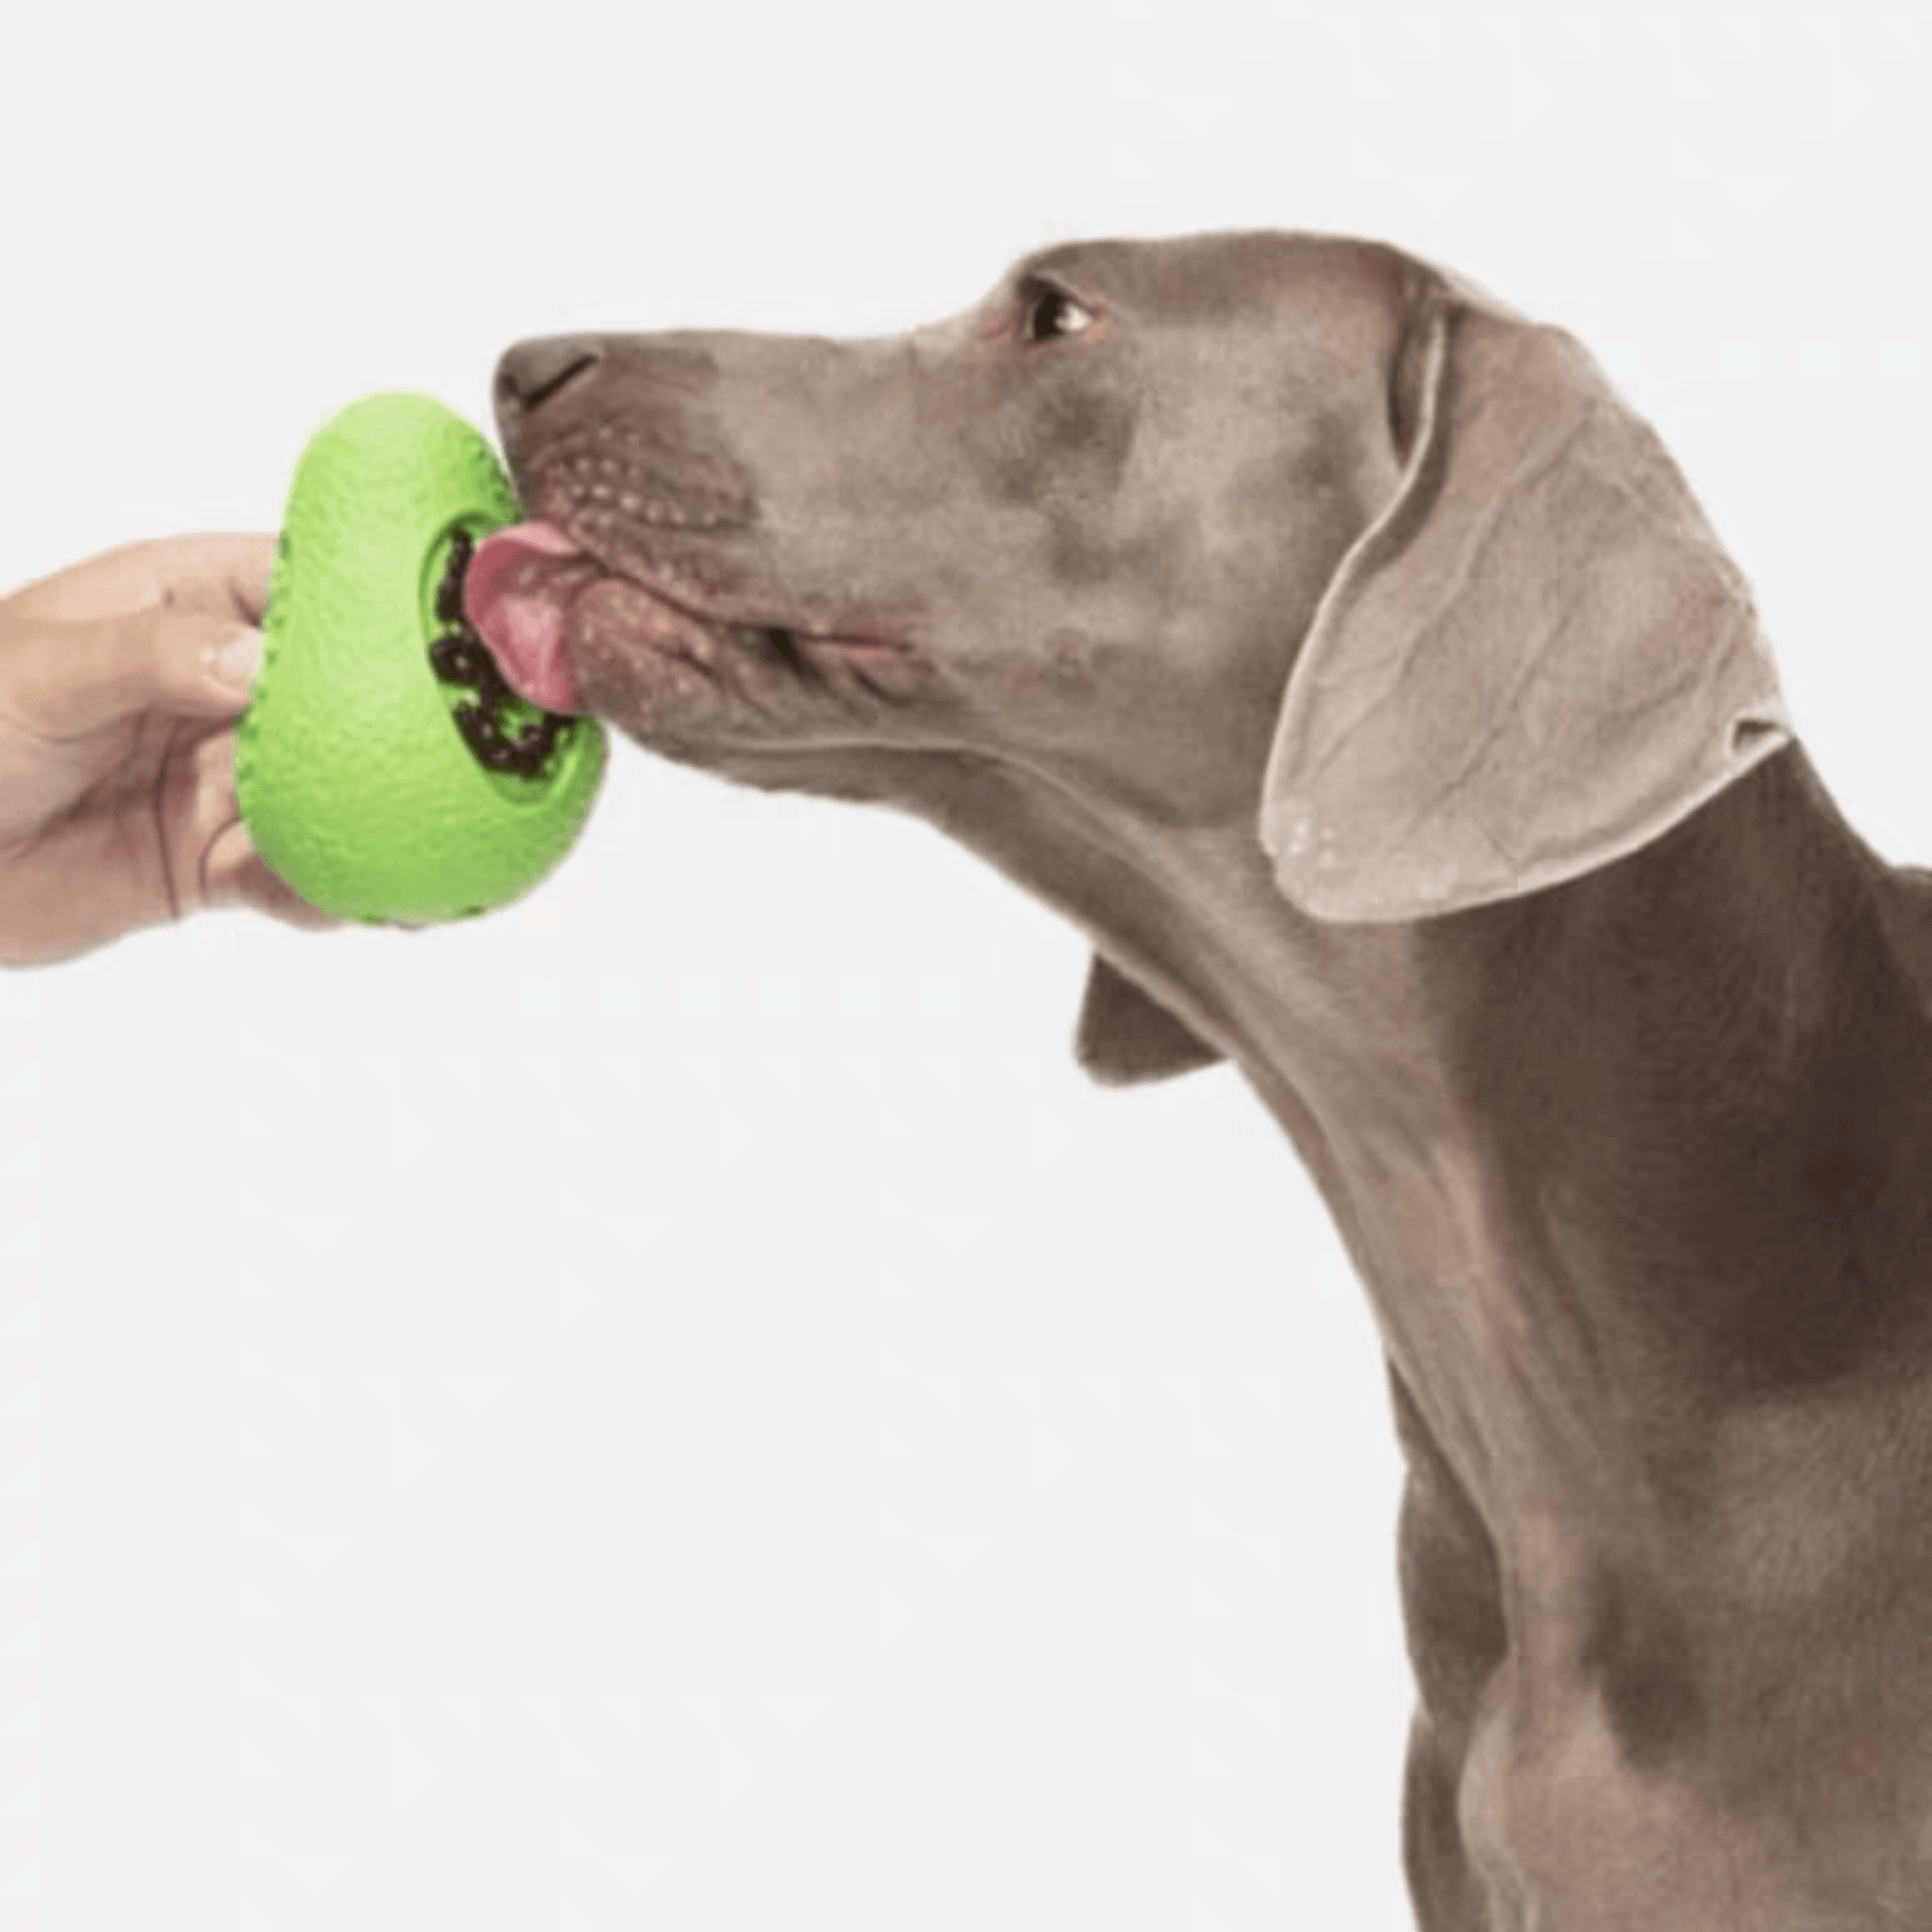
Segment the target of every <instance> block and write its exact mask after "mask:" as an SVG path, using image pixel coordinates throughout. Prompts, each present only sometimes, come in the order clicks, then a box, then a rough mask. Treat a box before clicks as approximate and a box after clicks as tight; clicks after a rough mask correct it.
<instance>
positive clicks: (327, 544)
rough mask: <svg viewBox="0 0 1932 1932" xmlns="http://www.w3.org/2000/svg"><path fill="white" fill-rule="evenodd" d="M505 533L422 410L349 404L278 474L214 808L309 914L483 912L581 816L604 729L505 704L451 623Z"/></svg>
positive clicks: (598, 774) (554, 849) (497, 478)
mask: <svg viewBox="0 0 1932 1932" xmlns="http://www.w3.org/2000/svg"><path fill="white" fill-rule="evenodd" d="M517 515H518V509H517V502H516V496H515V493H514V491H513V490H512V489H511V487H510V483H509V479H508V478H507V476H506V475H505V474H504V472H503V469H502V466H501V465H500V464H499V463H498V462H497V460H496V457H495V454H494V452H493V451H492V450H491V449H490V448H489V446H488V444H487V443H485V442H484V441H483V437H482V436H480V435H479V434H478V433H477V431H476V430H475V429H473V428H472V427H471V426H470V424H468V423H467V422H465V421H464V420H463V418H462V417H461V416H458V415H457V414H455V413H454V412H453V411H452V410H449V409H447V408H445V407H444V405H443V404H442V403H440V402H438V401H436V400H435V399H434V398H433V397H430V396H423V395H416V394H411V393H407V392H403V391H393V390H392V391H384V392H382V393H380V394H377V395H372V396H365V397H363V398H362V399H361V400H360V401H358V402H353V403H350V404H349V405H348V406H347V407H346V408H345V409H343V410H341V411H339V412H338V413H337V414H336V415H335V416H333V417H331V418H330V420H329V421H328V422H326V423H325V424H324V425H323V426H322V428H321V429H319V430H318V431H317V432H316V433H315V435H314V436H313V437H312V438H311V439H310V441H309V444H308V446H307V447H306V448H305V449H304V450H303V452H302V455H301V457H300V459H299V460H298V461H297V463H296V467H295V474H294V478H293V480H292V482H291V483H290V485H289V495H288V503H287V507H286V508H285V509H284V511H283V514H282V524H281V536H280V541H279V543H278V545H277V549H276V555H275V561H274V565H273V568H272V570H271V573H270V577H269V587H268V604H267V608H266V610H265V611H264V613H263V617H262V624H261V630H262V656H261V664H260V668H259V669H258V670H257V672H256V674H255V681H254V685H253V688H252V691H251V693H250V696H249V700H248V706H247V709H246V710H245V711H244V712H243V713H242V714H241V716H240V718H239V719H238V720H237V721H236V723H235V727H234V737H235V762H234V790H235V799H236V802H237V804H238V805H239V806H240V809H241V817H242V822H243V824H245V825H246V826H247V828H248V835H249V837H250V839H252V840H253V842H254V846H255V849H256V851H257V852H258V853H260V855H261V857H262V860H263V862H264V863H265V864H266V865H267V866H268V868H269V869H270V871H272V872H274V873H276V874H277V875H278V876H279V877H281V878H282V879H284V880H286V881H287V883H288V884H289V885H290V886H292V887H293V888H294V889H295V891H296V892H298V893H300V894H301V895H302V897H304V898H306V899H308V900H309V901H310V902H311V903H312V904H314V905H317V906H320V907H321V908H322V909H323V910H324V911H326V912H331V913H334V914H336V915H337V916H338V917H340V918H351V919H360V920H363V921H365V922H367V923H370V924H379V923H384V922H399V923H408V924H424V923H428V922H430V921H433V920H441V919H455V918H462V917H465V916H467V915H470V914H474V913H478V912H482V911H484V910H486V909H487V908H489V907H491V906H496V905H501V904H504V903H505V902H506V901H508V900H510V899H513V898H515V897H518V896H519V895H521V894H523V893H525V892H527V891H528V890H529V889H530V888H531V887H532V886H534V885H535V884H536V883H537V881H538V880H539V879H541V878H542V877H543V876H544V875H545V874H546V873H547V872H549V871H550V870H551V868H552V867H553V866H555V865H556V863H557V862H558V860H560V859H561V858H562V857H563V856H564V854H565V852H567V851H568V850H569V848H570V846H571V844H572V842H573V841H574V840H575V838H576V836H577V834H578V831H579V829H580V828H581V827H582V825H583V823H584V820H585V817H586V816H587V815H588V813H589V811H590V808H591V803H592V800H593V799H594V798H595V796H596V793H597V789H598V785H599V783H600V781H601V779H602V777H603V774H604V759H605V742H604V730H603V727H602V726H601V725H600V724H599V723H598V722H597V720H596V719H594V718H590V717H581V716H571V715H566V714H562V713H557V712H547V711H542V710H539V709H538V708H537V706H535V705H534V704H532V703H530V702H529V701H527V700H526V699H524V698H522V697H520V696H518V695H517V693H516V692H515V691H514V690H512V689H511V688H510V686H509V685H508V684H507V683H506V682H505V681H504V679H503V677H502V674H501V672H500V670H499V668H498V667H497V665H496V663H495V662H494V661H493V660H492V658H491V657H490V654H489V652H488V650H487V649H486V648H485V647H484V645H483V640H482V639H481V638H480V637H479V636H478V635H477V633H476V631H475V630H474V629H473V628H472V627H471V624H470V621H469V620H468V618H467V617H466V616H465V613H464V604H463V579H464V572H465V570H466V569H467V568H468V565H469V560H470V555H471V552H472V550H473V549H474V548H475V547H476V545H477V543H478V542H479V541H480V540H481V539H482V538H483V537H485V536H487V535H488V533H489V532H491V531H493V530H496V529H499V528H501V527H503V526H504V525H506V524H512V523H514V522H515V521H516V518H517Z"/></svg>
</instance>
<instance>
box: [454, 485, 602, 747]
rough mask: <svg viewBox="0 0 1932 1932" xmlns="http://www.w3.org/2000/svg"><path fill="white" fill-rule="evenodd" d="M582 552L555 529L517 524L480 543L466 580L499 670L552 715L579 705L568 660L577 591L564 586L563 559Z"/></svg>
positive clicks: (471, 606)
mask: <svg viewBox="0 0 1932 1932" xmlns="http://www.w3.org/2000/svg"><path fill="white" fill-rule="evenodd" d="M582 554H583V553H582V552H581V551H579V549H578V548H577V546H576V545H575V544H574V543H572V542H571V540H570V539H569V538H568V537H567V536H565V535H564V533H563V532H562V531H561V530H558V529H555V528H553V527H552V526H551V525H550V524H548V523H513V524H511V525H510V527H509V528H508V529H506V530H496V531H493V532H492V533H491V534H490V535H488V536H486V537H484V538H483V542H481V543H480V544H478V546H477V547H476V549H475V551H473V552H472V553H471V557H470V568H469V570H468V572H467V573H466V574H465V576H464V580H463V609H464V614H465V616H467V617H468V618H469V620H470V621H471V623H472V624H473V625H474V626H475V628H476V631H477V634H478V635H479V636H480V637H481V638H482V639H483V642H484V643H485V644H487V645H488V646H489V654H490V656H491V657H493V658H495V660H496V665H497V668H498V669H499V670H500V671H501V672H502V673H503V676H504V678H505V679H506V680H507V681H508V683H509V685H510V686H511V688H512V689H513V690H514V691H515V692H516V693H517V695H518V696H519V697H523V698H527V699H528V700H529V701H530V703H532V704H533V705H537V706H540V707H541V708H542V709H543V710H545V711H574V710H575V709H576V707H577V689H576V686H575V685H574V684H573V683H572V682H571V675H570V666H569V665H568V664H567V663H566V662H565V661H564V612H563V602H562V599H563V597H564V596H565V595H566V594H567V592H568V589H569V586H568V584H559V583H558V581H557V580H558V577H559V575H560V573H562V572H563V571H564V570H565V569H567V566H565V565H564V564H563V562H562V560H563V559H565V558H569V557H577V556H581V555H582ZM577 575H578V576H579V577H580V578H581V576H582V572H581V571H580V572H578V573H577Z"/></svg>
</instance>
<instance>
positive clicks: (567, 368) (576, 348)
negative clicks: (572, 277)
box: [494, 336, 604, 464]
mask: <svg viewBox="0 0 1932 1932" xmlns="http://www.w3.org/2000/svg"><path fill="white" fill-rule="evenodd" d="M603 356H604V345H603V343H602V341H601V340H600V339H599V338H597V337H595V336H537V337H533V338H532V339H531V340H530V341H528V342H523V343H517V344H515V345H513V346H512V347H510V348H508V349H505V350H504V352H503V354H502V356H501V358H500V359H499V360H498V362H497V364H496V382H495V390H494V400H495V405H496V429H497V433H498V435H499V436H500V437H501V439H502V444H503V454H504V455H505V456H506V457H507V458H508V459H509V460H510V462H511V463H512V464H514V463H515V461H516V459H517V455H518V449H517V441H518V437H519V435H520V433H521V431H522V428H523V424H524V422H525V420H526V419H527V418H528V416H529V415H530V413H531V411H533V410H535V409H538V408H540V407H541V406H542V405H543V404H544V403H546V402H548V401H549V400H550V398H551V397H552V396H554V395H556V394H557V393H558V392H559V391H560V390H562V389H564V388H566V387H567V386H568V385H569V384H571V383H572V382H575V381H577V380H578V379H579V378H580V377H582V376H583V375H585V373H586V372H587V371H589V370H590V369H592V368H594V367H595V366H596V364H597V363H598V362H600V361H601V360H602V359H603Z"/></svg>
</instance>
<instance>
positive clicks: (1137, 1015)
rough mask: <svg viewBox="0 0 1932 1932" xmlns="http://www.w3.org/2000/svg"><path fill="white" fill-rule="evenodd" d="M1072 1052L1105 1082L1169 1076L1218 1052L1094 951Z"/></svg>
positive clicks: (1215, 1056) (1203, 1062) (1209, 1061)
mask: <svg viewBox="0 0 1932 1932" xmlns="http://www.w3.org/2000/svg"><path fill="white" fill-rule="evenodd" d="M1073 1050H1074V1055H1075V1057H1076V1058H1077V1059H1078V1060H1079V1062H1080V1064H1081V1065H1082V1066H1083V1067H1085V1068H1086V1070H1087V1071H1088V1072H1089V1073H1090V1074H1092V1075H1093V1077H1094V1078H1095V1079H1096V1080H1097V1081H1099V1082H1100V1084H1101V1085H1102V1086H1106V1087H1127V1086H1137V1085H1139V1084H1141V1083H1142V1082H1144V1081H1148V1080H1168V1079H1172V1078H1173V1076H1174V1075H1175V1074H1177V1073H1192V1072H1193V1071H1194V1070H1195V1069H1196V1068H1198V1067H1203V1066H1212V1065H1213V1064H1214V1063H1215V1062H1216V1061H1217V1060H1219V1059H1220V1058H1221V1057H1222V1055H1221V1053H1220V1051H1219V1049H1218V1048H1216V1047H1213V1046H1209V1045H1208V1044H1207V1042H1206V1041H1205V1040H1203V1039H1201V1038H1200V1037H1199V1035H1196V1034H1195V1033H1194V1032H1193V1030H1192V1029H1191V1028H1189V1027H1187V1026H1185V1025H1184V1024H1183V1023H1182V1022H1180V1021H1178V1020H1176V1019H1175V1018H1174V1017H1173V1014H1172V1013H1170V1012H1169V1011H1168V1009H1167V1008H1166V1007H1164V1006H1163V1005H1162V1004H1161V1003H1160V1002H1159V1001H1158V1000H1156V999H1154V998H1153V997H1152V996H1151V995H1150V994H1146V993H1143V992H1142V991H1141V989H1140V988H1139V987H1138V986H1136V985H1135V984H1134V982H1133V981H1132V980H1130V979H1129V978H1128V977H1127V976H1126V974H1124V973H1122V972H1121V971H1120V970H1119V969H1118V968H1117V967H1114V966H1111V965H1109V964H1108V963H1107V961H1106V960H1104V959H1102V958H1101V956H1100V955H1099V954H1098V953H1095V954H1094V956H1093V964H1092V966H1091V967H1090V968H1089V969H1088V972H1087V992H1086V998H1085V999H1084V1000H1083V1001H1082V1002H1081V1006H1080V1026H1079V1031H1078V1033H1077V1035H1075V1038H1074V1046H1073Z"/></svg>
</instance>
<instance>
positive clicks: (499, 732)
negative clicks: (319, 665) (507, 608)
mask: <svg viewBox="0 0 1932 1932" xmlns="http://www.w3.org/2000/svg"><path fill="white" fill-rule="evenodd" d="M475 548H476V545H475V544H474V542H473V541H472V540H471V538H470V536H469V535H468V534H467V533H466V532H465V531H462V530H459V531H457V532H456V534H455V535H454V536H453V537H452V538H451V539H450V561H449V566H448V568H447V569H445V571H444V572H443V581H442V583H441V584H439V585H438V586H437V590H436V621H437V622H439V623H447V624H453V625H454V626H455V628H454V629H452V630H449V631H446V632H445V633H444V634H443V635H442V636H440V637H438V638H437V639H436V641H435V642H434V643H433V644H431V645H430V647H429V661H430V663H431V664H432V665H434V666H435V668H436V675H437V676H438V677H440V678H441V679H443V681H444V682H445V683H446V684H461V685H465V686H467V687H468V688H469V689H471V690H473V691H475V692H476V694H477V699H478V702H477V703H475V704H460V705H457V706H456V707H455V709H454V712H453V716H454V717H455V719H456V722H457V729H458V730H459V731H461V732H462V733H463V738H464V743H465V744H467V745H468V746H469V747H470V750H471V752H472V753H473V754H474V755H475V756H476V759H477V761H478V762H479V763H480V764H483V765H484V766H486V767H487V768H488V769H489V770H491V771H514V772H516V773H517V774H518V775H519V776H521V777H525V778H534V777H535V776H537V774H538V773H539V772H540V771H541V770H542V769H543V766H544V762H545V760H546V759H548V758H549V757H550V754H551V753H552V752H553V751H554V750H555V749H556V746H557V740H558V738H559V737H560V736H561V735H562V734H563V733H564V732H565V731H567V730H568V729H569V727H570V724H571V719H570V716H569V714H568V713H566V712H561V711H546V712H544V713H543V714H542V716H541V717H539V718H535V719H532V720H531V721H530V722H528V723H526V724H525V725H523V726H522V727H521V728H520V729H519V730H518V731H517V732H515V734H514V735H512V734H510V733H508V732H506V731H504V729H503V726H502V723H501V713H502V712H503V711H504V710H505V709H506V708H507V707H508V706H509V705H511V704H517V703H521V702H522V700H520V699H519V698H518V697H517V694H516V693H515V692H514V691H512V690H511V689H510V687H509V684H508V683H507V681H506V680H505V679H504V677H503V674H502V672H501V671H499V670H498V669H497V668H496V660H495V659H494V658H493V657H491V656H490V654H489V650H488V647H487V646H486V645H485V644H484V642H483V639H482V638H481V637H479V636H478V635H477V632H476V628H475V626H474V625H472V623H471V622H470V620H469V619H468V618H467V617H465V616H464V614H463V578H464V573H465V572H466V571H468V570H469V568H470V553H471V552H472V551H473V550H474V549H475Z"/></svg>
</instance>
